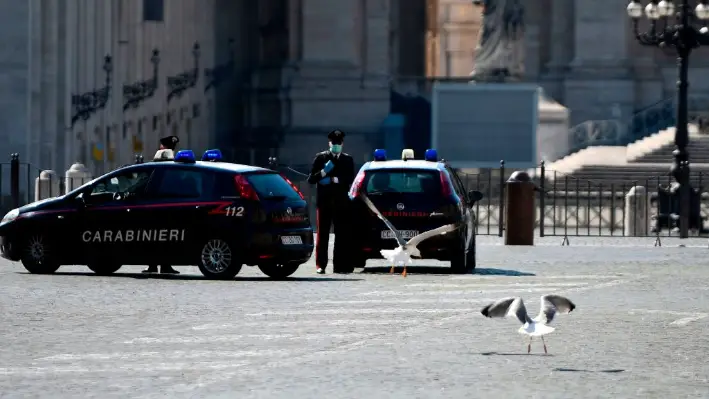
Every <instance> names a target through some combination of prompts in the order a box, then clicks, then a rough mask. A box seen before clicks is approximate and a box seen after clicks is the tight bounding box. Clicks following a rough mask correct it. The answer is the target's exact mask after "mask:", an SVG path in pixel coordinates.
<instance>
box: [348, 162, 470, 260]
mask: <svg viewBox="0 0 709 399" xmlns="http://www.w3.org/2000/svg"><path fill="white" fill-rule="evenodd" d="M437 158H438V155H437V153H436V151H435V150H433V149H429V150H427V151H426V153H425V157H424V160H416V159H414V152H413V150H411V149H405V150H404V151H403V152H402V159H401V160H387V159H386V152H385V151H384V150H381V149H378V150H376V151H375V152H374V161H371V162H367V163H365V164H364V165H363V166H362V168H361V169H360V170H359V173H358V174H357V176H356V177H355V181H354V183H353V184H352V187H351V188H350V192H349V196H350V199H351V200H352V201H353V208H354V210H353V212H355V216H356V219H355V220H358V221H362V223H361V224H360V223H358V226H359V231H358V234H356V235H355V237H356V238H355V242H356V243H355V245H356V250H355V251H354V252H355V253H359V254H361V255H359V256H360V259H359V260H358V264H359V266H360V267H364V266H365V265H366V261H367V259H380V258H382V256H381V254H380V252H379V251H380V250H382V249H393V248H396V246H397V243H396V239H395V237H394V234H393V233H392V232H391V231H390V230H389V229H387V227H386V225H385V224H384V223H383V222H382V221H381V220H380V219H379V218H377V217H376V216H375V215H374V213H373V212H371V211H370V210H369V209H368V208H367V207H366V204H364V201H362V200H361V199H359V197H360V194H361V193H365V194H366V195H367V197H368V198H369V199H370V200H371V201H372V203H373V204H374V206H376V208H377V209H378V210H379V212H381V213H382V215H383V216H384V217H385V218H387V219H388V220H389V221H390V222H391V223H392V224H393V225H394V227H395V228H396V229H397V230H399V231H400V233H401V235H402V238H404V239H409V238H411V237H414V236H415V235H417V234H419V233H423V232H425V231H428V230H432V229H435V228H437V227H440V226H443V225H446V224H456V225H458V226H459V227H460V228H458V229H457V230H455V231H456V233H455V234H446V235H441V236H437V237H432V238H430V239H427V240H425V241H424V242H422V243H421V244H419V245H418V248H419V250H420V251H421V257H422V258H423V259H437V260H443V261H450V263H451V268H452V271H453V272H454V273H465V272H469V271H472V270H474V269H475V213H474V211H473V209H472V208H473V205H474V204H475V202H478V201H480V200H481V199H482V197H483V195H482V193H481V192H479V191H474V190H473V191H469V192H466V190H465V187H464V186H463V183H462V182H461V181H460V178H459V177H458V175H457V174H456V173H455V171H454V170H452V169H451V167H450V166H449V165H447V164H446V163H445V162H442V161H441V162H439V161H438V159H437Z"/></svg>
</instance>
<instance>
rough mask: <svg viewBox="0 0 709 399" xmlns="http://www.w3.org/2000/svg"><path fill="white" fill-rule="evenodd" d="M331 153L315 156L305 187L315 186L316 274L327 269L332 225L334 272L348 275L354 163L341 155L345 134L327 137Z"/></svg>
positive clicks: (322, 272) (339, 133) (324, 152)
mask: <svg viewBox="0 0 709 399" xmlns="http://www.w3.org/2000/svg"><path fill="white" fill-rule="evenodd" d="M327 138H328V144H329V146H330V149H329V150H328V151H323V152H319V153H318V154H316V155H315V159H314V160H313V166H312V168H311V171H310V175H309V176H308V183H310V184H317V199H316V212H317V213H316V224H317V241H316V246H315V265H316V267H317V269H316V272H317V273H318V274H324V273H325V268H326V267H327V255H328V254H327V249H328V242H329V239H330V225H331V224H334V225H335V251H334V254H333V260H332V263H333V270H334V272H335V273H351V272H352V271H353V270H354V266H353V264H352V260H351V259H349V258H348V256H349V252H348V251H349V247H350V246H351V245H350V244H349V242H348V239H349V238H350V237H348V234H347V233H348V232H349V231H350V229H351V224H350V223H349V220H348V217H349V216H348V215H349V213H350V212H349V201H350V200H349V197H348V196H347V194H348V192H349V189H350V186H351V185H352V182H353V181H354V178H355V167H354V160H353V159H352V157H351V156H349V155H348V154H345V153H344V152H342V144H343V143H344V139H345V134H344V133H343V132H342V131H340V130H333V131H332V132H330V134H328V135H327Z"/></svg>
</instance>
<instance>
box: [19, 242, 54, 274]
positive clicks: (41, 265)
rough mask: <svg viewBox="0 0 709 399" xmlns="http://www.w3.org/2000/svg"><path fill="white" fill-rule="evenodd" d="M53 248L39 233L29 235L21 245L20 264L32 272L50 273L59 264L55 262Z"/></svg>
mask: <svg viewBox="0 0 709 399" xmlns="http://www.w3.org/2000/svg"><path fill="white" fill-rule="evenodd" d="M53 255H54V254H53V249H52V246H51V244H50V243H49V242H48V240H47V238H46V237H45V236H43V235H41V234H37V235H33V236H30V237H29V238H28V239H27V240H26V241H25V243H24V245H23V246H22V255H21V256H22V257H21V261H22V266H24V267H25V269H27V271H28V272H30V273H32V274H52V273H54V272H56V271H57V270H58V269H59V266H61V265H60V264H59V263H58V262H55V261H54V260H53V259H52V257H53Z"/></svg>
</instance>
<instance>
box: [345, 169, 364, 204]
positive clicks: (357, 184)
mask: <svg viewBox="0 0 709 399" xmlns="http://www.w3.org/2000/svg"><path fill="white" fill-rule="evenodd" d="M364 176H365V172H364V171H362V172H359V173H358V174H357V177H355V179H354V182H353V183H352V187H351V188H350V194H349V195H350V199H353V198H357V196H358V195H359V192H360V191H361V190H362V183H364Z"/></svg>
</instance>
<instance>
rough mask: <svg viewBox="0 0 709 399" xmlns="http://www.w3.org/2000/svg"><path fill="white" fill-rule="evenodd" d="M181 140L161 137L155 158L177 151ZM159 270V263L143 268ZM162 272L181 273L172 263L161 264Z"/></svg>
mask: <svg viewBox="0 0 709 399" xmlns="http://www.w3.org/2000/svg"><path fill="white" fill-rule="evenodd" d="M179 142H180V139H179V138H177V136H167V137H163V138H161V139H160V148H159V149H158V152H156V153H155V158H154V159H160V158H162V157H161V152H162V151H163V150H170V151H175V148H176V147H177V143H179ZM157 272H158V265H149V266H148V268H147V269H145V270H143V273H157ZM160 273H161V274H180V272H178V271H177V270H175V269H173V268H172V266H171V265H161V266H160Z"/></svg>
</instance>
